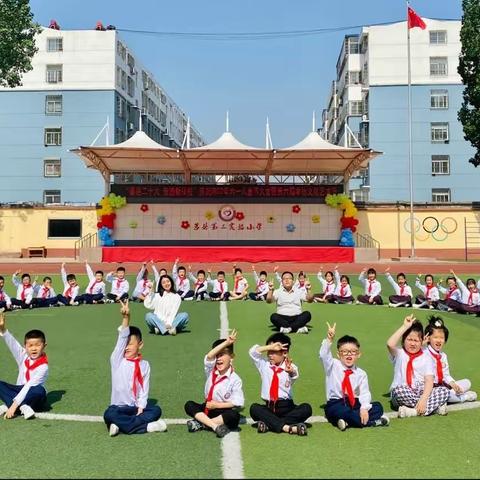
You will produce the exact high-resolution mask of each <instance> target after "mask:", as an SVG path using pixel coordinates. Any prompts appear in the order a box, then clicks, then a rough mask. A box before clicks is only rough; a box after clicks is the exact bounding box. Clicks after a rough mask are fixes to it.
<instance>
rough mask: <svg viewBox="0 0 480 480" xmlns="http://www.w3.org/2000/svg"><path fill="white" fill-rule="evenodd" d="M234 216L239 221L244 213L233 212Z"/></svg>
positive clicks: (243, 216)
mask: <svg viewBox="0 0 480 480" xmlns="http://www.w3.org/2000/svg"><path fill="white" fill-rule="evenodd" d="M235 218H236V219H237V220H238V221H240V222H241V221H242V220H243V219H244V218H245V215H244V214H243V212H237V213H236V214H235Z"/></svg>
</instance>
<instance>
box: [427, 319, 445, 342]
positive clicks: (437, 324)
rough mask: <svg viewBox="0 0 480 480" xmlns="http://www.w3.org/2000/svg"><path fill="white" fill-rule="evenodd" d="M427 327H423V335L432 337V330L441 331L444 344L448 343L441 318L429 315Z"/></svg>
mask: <svg viewBox="0 0 480 480" xmlns="http://www.w3.org/2000/svg"><path fill="white" fill-rule="evenodd" d="M427 320H428V325H427V326H426V327H425V335H432V334H433V331H434V330H443V334H444V335H445V343H447V341H448V334H449V332H448V328H447V327H446V326H445V323H444V322H443V318H442V317H439V316H437V315H430V316H429V317H428V318H427Z"/></svg>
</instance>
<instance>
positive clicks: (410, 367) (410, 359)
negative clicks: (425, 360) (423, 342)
mask: <svg viewBox="0 0 480 480" xmlns="http://www.w3.org/2000/svg"><path fill="white" fill-rule="evenodd" d="M403 351H404V352H405V353H406V354H407V355H408V363H407V373H406V377H407V384H408V386H409V387H410V388H411V387H412V380H413V361H414V360H415V359H416V358H417V357H419V356H420V355H423V350H419V351H418V352H417V353H408V352H407V351H406V350H405V349H403Z"/></svg>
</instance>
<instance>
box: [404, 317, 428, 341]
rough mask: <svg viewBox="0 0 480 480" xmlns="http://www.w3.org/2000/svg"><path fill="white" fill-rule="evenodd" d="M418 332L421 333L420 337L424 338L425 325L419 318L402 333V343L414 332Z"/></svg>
mask: <svg viewBox="0 0 480 480" xmlns="http://www.w3.org/2000/svg"><path fill="white" fill-rule="evenodd" d="M412 332H417V333H418V334H419V335H420V338H421V339H422V340H423V325H422V322H420V321H419V320H415V321H414V322H413V323H412V324H411V325H410V327H409V328H408V329H407V330H405V332H403V335H402V345H403V344H404V343H405V339H406V338H407V337H408V336H409V335H410V334H411V333H412Z"/></svg>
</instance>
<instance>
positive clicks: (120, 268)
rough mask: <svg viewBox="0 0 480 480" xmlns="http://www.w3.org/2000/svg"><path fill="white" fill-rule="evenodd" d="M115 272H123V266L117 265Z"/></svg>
mask: <svg viewBox="0 0 480 480" xmlns="http://www.w3.org/2000/svg"><path fill="white" fill-rule="evenodd" d="M117 272H125V267H117Z"/></svg>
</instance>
